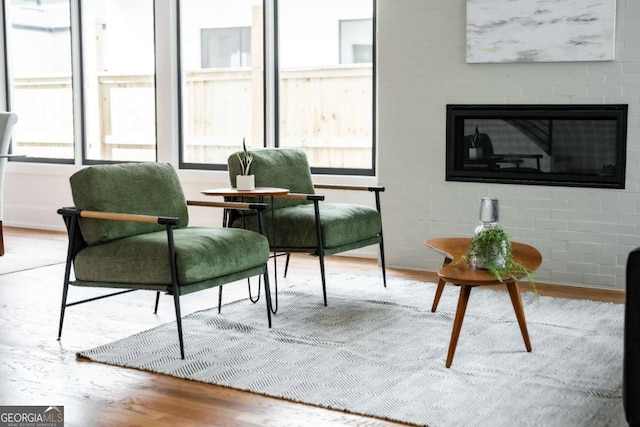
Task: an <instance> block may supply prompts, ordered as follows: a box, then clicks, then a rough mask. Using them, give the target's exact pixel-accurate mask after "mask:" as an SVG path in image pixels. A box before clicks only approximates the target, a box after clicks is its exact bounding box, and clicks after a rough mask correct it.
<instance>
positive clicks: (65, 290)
mask: <svg viewBox="0 0 640 427" xmlns="http://www.w3.org/2000/svg"><path fill="white" fill-rule="evenodd" d="M68 294H69V281H68V280H65V282H64V286H63V287H62V306H61V307H60V324H59V326H58V341H60V337H61V336H62V323H63V322H64V312H65V309H66V308H67V295H68Z"/></svg>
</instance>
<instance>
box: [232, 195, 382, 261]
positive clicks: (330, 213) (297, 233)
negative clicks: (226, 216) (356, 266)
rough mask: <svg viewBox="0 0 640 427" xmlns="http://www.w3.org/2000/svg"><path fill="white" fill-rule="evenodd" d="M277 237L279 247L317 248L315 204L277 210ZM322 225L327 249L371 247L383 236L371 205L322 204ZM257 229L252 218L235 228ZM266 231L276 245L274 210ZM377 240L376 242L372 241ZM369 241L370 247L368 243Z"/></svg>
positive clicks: (377, 215) (268, 220) (239, 219)
mask: <svg viewBox="0 0 640 427" xmlns="http://www.w3.org/2000/svg"><path fill="white" fill-rule="evenodd" d="M274 218H275V236H276V242H275V243H276V246H277V247H278V248H290V249H292V248H314V247H316V246H317V241H318V240H317V231H316V223H315V212H314V208H313V204H310V205H308V204H307V205H298V206H292V207H288V208H282V209H275V211H274ZM320 223H321V225H322V240H323V246H324V248H326V249H327V250H328V252H333V251H331V250H330V249H332V248H338V247H343V246H349V245H353V244H354V243H357V242H363V244H362V245H358V244H356V245H355V246H351V247H350V248H351V249H355V248H357V247H362V246H367V245H371V244H374V243H376V242H378V241H379V239H378V238H379V236H380V234H381V233H382V219H381V216H380V213H379V212H378V211H377V210H375V209H372V208H370V207H368V206H362V205H356V204H347V203H324V202H320ZM245 225H246V228H248V229H254V230H255V229H256V228H257V225H256V221H255V218H254V217H252V216H249V217H246V218H244V219H243V218H238V219H237V220H236V221H235V222H234V224H233V226H234V227H244V226H245ZM265 231H266V234H267V236H268V237H269V242H270V243H271V244H272V245H273V236H272V233H273V231H272V222H271V210H270V209H267V211H266V212H265ZM371 239H373V240H371ZM365 242H367V243H366V244H364V243H365Z"/></svg>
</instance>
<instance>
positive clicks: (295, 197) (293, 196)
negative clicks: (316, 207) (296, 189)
mask: <svg viewBox="0 0 640 427" xmlns="http://www.w3.org/2000/svg"><path fill="white" fill-rule="evenodd" d="M273 197H275V198H278V199H289V200H324V196H323V195H322V194H304V193H287V194H278V195H275V196H273Z"/></svg>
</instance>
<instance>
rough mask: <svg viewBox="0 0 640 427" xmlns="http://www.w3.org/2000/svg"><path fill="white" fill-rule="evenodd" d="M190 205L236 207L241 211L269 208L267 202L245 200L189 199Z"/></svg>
mask: <svg viewBox="0 0 640 427" xmlns="http://www.w3.org/2000/svg"><path fill="white" fill-rule="evenodd" d="M187 205H189V206H206V207H211V208H225V209H235V210H239V211H248V210H252V211H257V210H261V211H264V210H266V209H267V204H266V203H243V202H205V201H201V200H187Z"/></svg>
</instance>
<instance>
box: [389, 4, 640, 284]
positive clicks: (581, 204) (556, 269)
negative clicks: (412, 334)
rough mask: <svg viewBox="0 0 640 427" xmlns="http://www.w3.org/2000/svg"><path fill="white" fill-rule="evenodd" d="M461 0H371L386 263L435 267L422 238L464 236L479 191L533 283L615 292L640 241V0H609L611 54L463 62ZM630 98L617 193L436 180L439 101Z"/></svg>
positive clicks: (441, 124)
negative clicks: (538, 257)
mask: <svg viewBox="0 0 640 427" xmlns="http://www.w3.org/2000/svg"><path fill="white" fill-rule="evenodd" d="M465 20H466V1H465V0H437V1H436V0H379V13H378V55H379V60H378V66H379V73H378V79H379V82H378V84H379V89H378V103H379V107H378V126H379V132H378V135H379V136H378V148H379V154H380V160H379V162H380V163H379V172H380V183H381V184H383V185H385V186H386V187H387V191H386V192H385V193H384V199H383V209H384V212H383V214H384V227H385V245H386V252H387V262H388V264H389V265H391V266H397V267H404V268H417V269H425V270H436V269H437V268H438V267H439V266H440V264H441V262H442V259H441V258H440V256H438V255H437V254H435V253H434V252H433V251H431V250H429V249H428V248H426V247H425V246H424V240H425V239H427V238H430V237H440V236H470V235H471V233H472V232H473V230H474V228H475V227H476V225H477V217H478V206H479V200H480V197H482V196H495V197H499V198H500V207H501V223H502V225H503V226H504V227H505V228H506V229H507V231H508V232H509V233H510V234H511V236H512V237H513V239H514V240H518V241H522V242H525V243H529V244H532V245H534V246H536V247H537V248H538V249H539V250H540V252H541V253H542V255H543V258H544V261H543V264H542V266H541V268H540V270H539V271H538V273H537V274H536V278H537V280H539V281H542V282H550V283H566V284H577V285H584V286H592V287H602V288H612V289H624V286H625V263H626V257H627V255H628V253H629V251H631V250H632V249H633V248H634V247H636V246H640V195H639V194H638V192H639V191H640V1H637V0H618V3H617V23H616V55H615V56H616V59H615V60H614V61H610V62H574V63H516V64H466V63H465ZM453 103H460V104H471V103H479V104H572V103H573V104H586V103H593V104H601V103H606V104H629V122H628V124H629V127H628V134H627V180H626V189H624V190H610V189H591V188H570V187H541V186H524V185H505V184H483V183H457V182H446V181H445V117H446V107H445V106H446V104H453Z"/></svg>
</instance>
